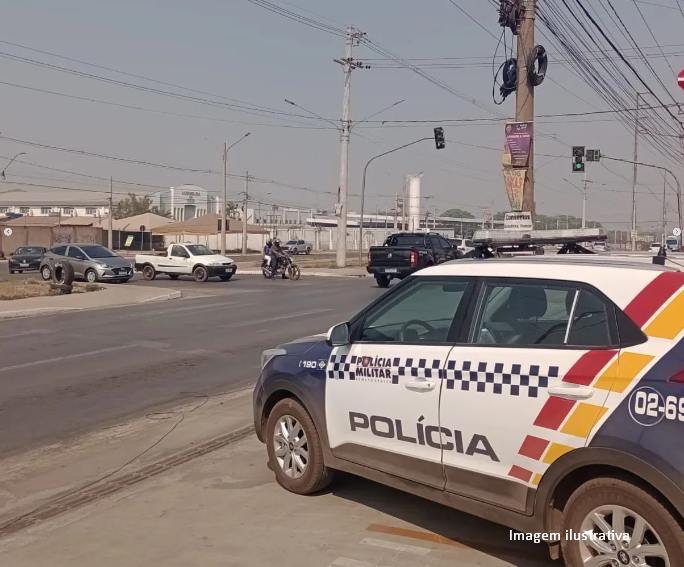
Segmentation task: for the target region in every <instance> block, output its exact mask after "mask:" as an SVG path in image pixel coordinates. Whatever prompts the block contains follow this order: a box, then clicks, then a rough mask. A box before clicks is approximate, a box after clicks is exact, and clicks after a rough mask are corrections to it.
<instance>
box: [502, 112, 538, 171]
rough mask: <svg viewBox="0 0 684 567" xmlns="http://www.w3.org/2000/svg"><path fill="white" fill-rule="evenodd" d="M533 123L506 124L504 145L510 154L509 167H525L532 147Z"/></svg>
mask: <svg viewBox="0 0 684 567" xmlns="http://www.w3.org/2000/svg"><path fill="white" fill-rule="evenodd" d="M533 129H534V123H533V122H511V123H510V124H506V144H507V145H508V149H509V151H510V152H511V166H513V167H527V165H528V163H529V160H530V149H531V147H532V132H533Z"/></svg>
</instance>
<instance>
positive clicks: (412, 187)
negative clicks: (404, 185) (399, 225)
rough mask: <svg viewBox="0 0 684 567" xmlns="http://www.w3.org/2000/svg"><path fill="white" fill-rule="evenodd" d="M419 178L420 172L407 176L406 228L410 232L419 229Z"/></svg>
mask: <svg viewBox="0 0 684 567" xmlns="http://www.w3.org/2000/svg"><path fill="white" fill-rule="evenodd" d="M420 178H421V175H420V174H418V175H410V176H409V199H408V201H409V202H408V228H409V231H412V232H415V231H417V230H420Z"/></svg>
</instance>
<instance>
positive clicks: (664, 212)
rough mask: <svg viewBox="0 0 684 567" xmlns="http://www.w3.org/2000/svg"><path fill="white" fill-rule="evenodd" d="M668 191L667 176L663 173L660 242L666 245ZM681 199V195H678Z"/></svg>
mask: <svg viewBox="0 0 684 567" xmlns="http://www.w3.org/2000/svg"><path fill="white" fill-rule="evenodd" d="M666 191H667V176H666V175H665V173H663V235H662V237H661V238H660V244H662V245H663V246H665V239H666V238H667V232H666V230H667V204H666V201H665V192H666ZM677 199H679V197H677Z"/></svg>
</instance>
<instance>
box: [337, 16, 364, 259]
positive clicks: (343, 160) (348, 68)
mask: <svg viewBox="0 0 684 567" xmlns="http://www.w3.org/2000/svg"><path fill="white" fill-rule="evenodd" d="M361 36H362V34H361V32H359V31H358V30H357V29H355V28H353V27H351V26H350V27H348V28H347V39H346V43H345V52H344V59H337V60H336V61H335V62H336V63H339V64H341V65H342V69H343V70H344V93H343V95H342V129H341V133H340V187H339V189H338V209H339V210H338V211H337V212H338V214H339V215H340V217H339V219H338V221H337V258H336V263H337V267H338V268H344V267H345V266H346V265H347V189H348V173H349V137H350V134H351V121H350V120H349V106H350V97H351V75H352V71H353V70H354V69H355V68H356V64H355V63H354V60H353V59H352V50H353V47H354V45H355V44H356V45H358V41H359V38H361Z"/></svg>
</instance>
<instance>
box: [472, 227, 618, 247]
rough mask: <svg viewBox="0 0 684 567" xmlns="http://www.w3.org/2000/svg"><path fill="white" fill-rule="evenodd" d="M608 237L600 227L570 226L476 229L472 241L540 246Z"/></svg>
mask: <svg viewBox="0 0 684 567" xmlns="http://www.w3.org/2000/svg"><path fill="white" fill-rule="evenodd" d="M607 238H608V237H607V235H606V234H605V233H604V232H603V229H600V228H570V229H561V230H503V229H492V230H478V231H476V232H475V234H473V243H474V244H479V245H484V244H486V245H494V246H526V245H535V246H541V245H544V244H549V245H553V244H569V243H575V242H596V241H601V240H606V239H607Z"/></svg>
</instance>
